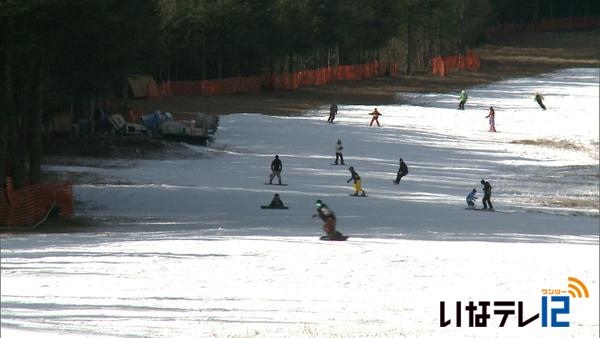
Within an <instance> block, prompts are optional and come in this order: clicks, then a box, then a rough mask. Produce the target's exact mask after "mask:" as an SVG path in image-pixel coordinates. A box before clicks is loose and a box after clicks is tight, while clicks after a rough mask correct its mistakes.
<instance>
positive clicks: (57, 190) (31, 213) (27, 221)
mask: <svg viewBox="0 0 600 338" xmlns="http://www.w3.org/2000/svg"><path fill="white" fill-rule="evenodd" d="M54 201H56V206H58V207H59V208H60V210H61V212H60V214H61V216H62V217H65V218H71V217H73V216H74V208H73V188H72V186H71V184H69V183H47V184H32V185H27V186H25V187H22V188H19V189H16V190H15V189H13V184H12V180H11V179H10V178H8V179H7V185H6V189H0V225H3V226H19V225H32V224H35V223H36V222H38V221H40V220H41V219H42V218H43V217H44V215H45V214H46V212H47V211H48V209H49V208H50V207H51V206H52V203H53V202H54Z"/></svg>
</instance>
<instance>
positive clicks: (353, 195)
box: [350, 194, 367, 197]
mask: <svg viewBox="0 0 600 338" xmlns="http://www.w3.org/2000/svg"><path fill="white" fill-rule="evenodd" d="M350 196H352V197H367V195H366V194H365V195H364V196H363V195H355V194H350Z"/></svg>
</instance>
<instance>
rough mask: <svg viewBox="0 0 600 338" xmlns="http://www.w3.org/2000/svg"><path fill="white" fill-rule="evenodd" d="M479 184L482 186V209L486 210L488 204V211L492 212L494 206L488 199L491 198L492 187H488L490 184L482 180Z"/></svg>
mask: <svg viewBox="0 0 600 338" xmlns="http://www.w3.org/2000/svg"><path fill="white" fill-rule="evenodd" d="M481 184H483V199H482V200H481V202H483V209H484V210H486V209H487V208H488V204H489V206H490V211H493V210H494V206H493V205H492V201H491V200H490V198H492V186H491V185H490V182H487V181H485V180H483V179H482V180H481ZM486 201H487V203H486Z"/></svg>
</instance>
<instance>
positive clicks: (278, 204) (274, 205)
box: [261, 194, 288, 209]
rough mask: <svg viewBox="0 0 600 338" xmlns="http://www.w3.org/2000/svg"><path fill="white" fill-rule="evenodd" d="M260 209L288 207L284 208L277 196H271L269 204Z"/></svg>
mask: <svg viewBox="0 0 600 338" xmlns="http://www.w3.org/2000/svg"><path fill="white" fill-rule="evenodd" d="M261 208H263V209H287V208H288V207H286V206H285V205H284V204H283V201H282V200H281V197H279V194H275V195H274V196H273V199H272V200H271V203H269V205H263V206H261Z"/></svg>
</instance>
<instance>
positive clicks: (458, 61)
mask: <svg viewBox="0 0 600 338" xmlns="http://www.w3.org/2000/svg"><path fill="white" fill-rule="evenodd" d="M480 66H481V58H480V57H479V56H478V55H475V54H473V53H471V51H469V50H468V51H467V53H466V54H465V55H464V56H463V55H451V56H438V57H434V58H432V59H431V73H432V74H434V75H440V76H446V74H447V73H448V72H449V71H456V70H479V68H480Z"/></svg>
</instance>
